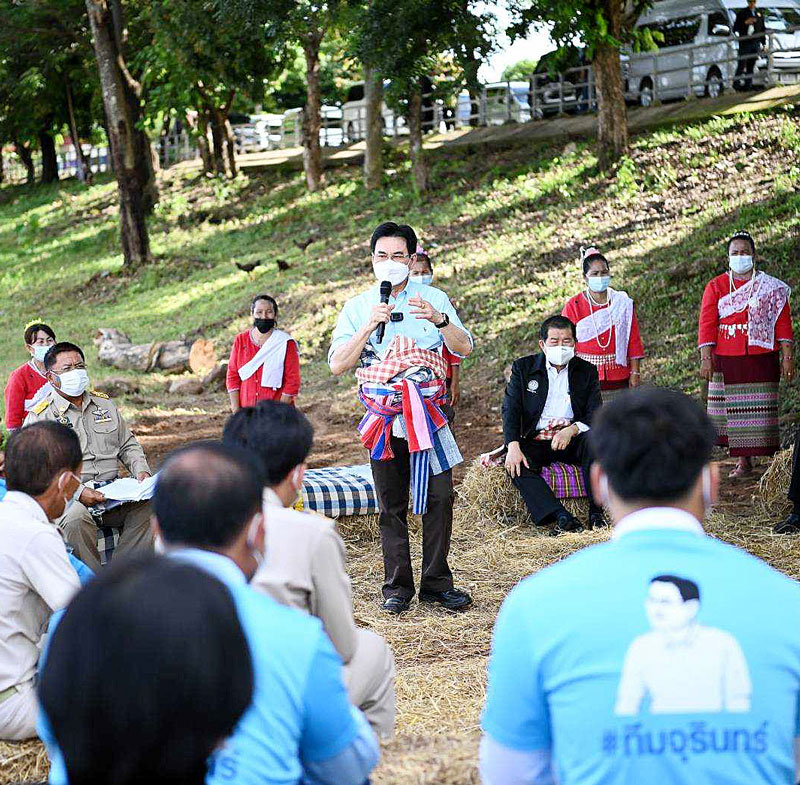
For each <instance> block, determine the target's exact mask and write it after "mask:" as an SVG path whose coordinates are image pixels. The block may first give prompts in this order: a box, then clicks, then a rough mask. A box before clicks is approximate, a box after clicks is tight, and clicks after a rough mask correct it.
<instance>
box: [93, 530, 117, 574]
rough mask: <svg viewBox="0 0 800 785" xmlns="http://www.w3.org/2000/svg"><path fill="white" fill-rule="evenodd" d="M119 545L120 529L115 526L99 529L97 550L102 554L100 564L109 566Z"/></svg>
mask: <svg viewBox="0 0 800 785" xmlns="http://www.w3.org/2000/svg"><path fill="white" fill-rule="evenodd" d="M118 543H119V529H117V528H116V527H115V526H98V527H97V550H98V551H99V553H100V564H103V565H105V564H108V563H109V562H110V561H111V557H112V556H113V555H114V550H115V549H116V547H117V544H118Z"/></svg>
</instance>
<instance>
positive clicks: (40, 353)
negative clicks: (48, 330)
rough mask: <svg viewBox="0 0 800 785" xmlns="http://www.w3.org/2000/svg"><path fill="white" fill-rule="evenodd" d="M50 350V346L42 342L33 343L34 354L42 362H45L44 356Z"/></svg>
mask: <svg viewBox="0 0 800 785" xmlns="http://www.w3.org/2000/svg"><path fill="white" fill-rule="evenodd" d="M49 350H50V347H49V346H42V345H41V344H38V343H36V344H34V345H33V356H34V357H35V358H36V359H37V360H38V361H39V362H40V363H42V362H44V356H45V355H46V354H47V352H48V351H49Z"/></svg>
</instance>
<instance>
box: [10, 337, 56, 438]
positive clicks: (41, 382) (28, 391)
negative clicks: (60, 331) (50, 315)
mask: <svg viewBox="0 0 800 785" xmlns="http://www.w3.org/2000/svg"><path fill="white" fill-rule="evenodd" d="M24 338H25V348H26V349H27V350H28V353H29V354H30V359H29V360H28V362H26V363H25V364H24V365H20V367H19V368H17V369H16V370H14V371H12V372H11V376H9V377H8V382H7V384H6V390H5V398H6V427H7V428H8V430H9V431H15V430H17V428H21V427H22V423H23V421H24V420H25V418H26V417H27V416H28V412H29V411H30V410H31V409H32V408H33V407H34V406H35V405H36V404H37V403H39V401H41V400H42V398H44V396H45V395H47V393H48V392H49V390H50V384H49V382H48V381H47V378H46V377H45V370H44V356H45V354H47V350H48V349H49V348H50V347H51V346H53V344H55V342H56V334H55V332H53V328H52V327H50V326H49V325H47V324H42V323H41V322H34V323H33V324H29V325H28V326H27V327H26V328H25V336H24Z"/></svg>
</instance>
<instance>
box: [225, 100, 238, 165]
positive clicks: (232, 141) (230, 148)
mask: <svg viewBox="0 0 800 785" xmlns="http://www.w3.org/2000/svg"><path fill="white" fill-rule="evenodd" d="M223 128H224V130H225V150H226V159H227V160H226V164H227V167H228V173H229V174H230V176H231V177H236V175H237V174H238V171H237V169H236V137H235V136H234V135H233V128H232V127H231V124H230V122H229V120H228V113H227V112H226V113H225V123H224V125H223Z"/></svg>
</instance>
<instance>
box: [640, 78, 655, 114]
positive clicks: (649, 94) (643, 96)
mask: <svg viewBox="0 0 800 785" xmlns="http://www.w3.org/2000/svg"><path fill="white" fill-rule="evenodd" d="M639 105H640V106H644V107H648V106H652V105H653V82H652V81H651V80H650V79H649V78H648V79H642V83H641V84H640V85H639Z"/></svg>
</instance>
